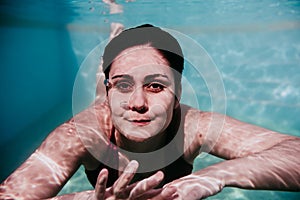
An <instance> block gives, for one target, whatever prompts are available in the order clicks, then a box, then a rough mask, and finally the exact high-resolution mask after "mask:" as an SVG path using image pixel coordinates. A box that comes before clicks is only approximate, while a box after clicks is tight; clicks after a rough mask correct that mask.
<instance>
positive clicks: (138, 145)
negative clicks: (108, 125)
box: [116, 131, 166, 153]
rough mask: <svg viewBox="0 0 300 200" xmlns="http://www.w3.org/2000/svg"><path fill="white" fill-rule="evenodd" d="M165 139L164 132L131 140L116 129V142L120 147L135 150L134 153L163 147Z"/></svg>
mask: <svg viewBox="0 0 300 200" xmlns="http://www.w3.org/2000/svg"><path fill="white" fill-rule="evenodd" d="M165 141H166V133H165V132H163V133H159V134H157V135H155V136H153V137H151V138H148V139H146V140H144V141H133V140H129V139H128V138H126V137H125V136H124V135H123V134H121V133H120V132H118V131H116V143H117V146H119V147H120V148H122V149H124V150H126V151H130V152H135V153H146V152H152V151H156V150H157V149H159V148H161V147H163V146H164V145H165Z"/></svg>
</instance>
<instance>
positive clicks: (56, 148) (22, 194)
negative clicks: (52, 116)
mask: <svg viewBox="0 0 300 200" xmlns="http://www.w3.org/2000/svg"><path fill="white" fill-rule="evenodd" d="M83 152H84V149H83V147H82V145H81V144H80V141H79V140H78V139H76V133H75V127H74V124H73V123H71V122H67V123H64V124H62V125H61V126H59V127H58V128H57V129H55V130H54V131H53V132H52V133H51V134H50V135H49V136H48V137H47V139H46V140H45V141H44V142H43V143H42V144H41V146H40V147H39V148H38V149H37V150H36V151H35V152H34V153H33V154H32V155H31V156H30V157H29V158H28V159H27V160H26V161H25V162H24V163H23V164H22V165H21V166H20V167H19V168H18V169H16V170H15V172H14V173H12V174H11V175H10V176H9V177H8V178H7V179H6V180H5V181H4V182H3V183H2V184H1V186H0V188H1V193H0V199H9V198H14V199H41V198H47V197H50V196H54V195H56V194H57V193H58V192H59V191H60V189H61V188H62V187H63V185H64V184H65V183H66V182H67V180H68V179H69V178H70V177H71V176H72V174H73V173H74V172H75V171H76V170H77V168H78V167H79V165H80V156H81V155H80V154H82V153H83Z"/></svg>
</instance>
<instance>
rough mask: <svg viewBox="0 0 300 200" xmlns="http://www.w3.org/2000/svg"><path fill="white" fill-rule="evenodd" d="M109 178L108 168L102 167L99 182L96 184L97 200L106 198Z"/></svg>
mask: <svg viewBox="0 0 300 200" xmlns="http://www.w3.org/2000/svg"><path fill="white" fill-rule="evenodd" d="M107 179H108V170H107V169H102V170H101V171H100V173H99V175H98V178H97V183H96V186H95V197H96V198H95V199H96V200H103V199H104V197H105V190H106V182H107Z"/></svg>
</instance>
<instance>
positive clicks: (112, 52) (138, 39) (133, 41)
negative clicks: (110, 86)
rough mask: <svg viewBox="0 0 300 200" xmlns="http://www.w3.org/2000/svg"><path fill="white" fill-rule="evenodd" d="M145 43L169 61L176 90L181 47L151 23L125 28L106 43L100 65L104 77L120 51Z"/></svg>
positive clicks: (180, 68) (180, 61) (178, 85)
mask: <svg viewBox="0 0 300 200" xmlns="http://www.w3.org/2000/svg"><path fill="white" fill-rule="evenodd" d="M146 44H147V45H149V46H151V47H153V48H155V49H156V50H158V52H160V53H161V54H162V56H163V57H164V58H165V59H166V60H167V61H168V62H169V65H170V67H171V68H172V69H174V70H175V71H174V77H175V87H176V91H177V89H178V88H179V87H180V85H181V75H182V71H183V67H184V58H183V53H182V49H181V47H180V45H179V43H178V41H177V40H176V39H175V38H174V37H173V36H172V35H171V34H169V33H168V32H166V31H164V30H162V29H161V28H159V27H155V26H153V25H151V24H143V25H141V26H137V27H134V28H129V29H126V30H124V31H122V32H121V33H120V34H119V35H118V36H116V37H115V38H113V39H112V40H111V41H110V42H109V43H108V44H107V45H106V47H105V49H104V54H103V65H102V67H103V72H104V74H105V78H106V79H108V78H109V71H110V67H111V64H112V63H113V61H114V59H115V58H116V57H117V56H118V55H119V54H120V53H121V52H122V51H124V50H125V49H128V48H130V47H134V46H141V45H146ZM137 59H139V58H137Z"/></svg>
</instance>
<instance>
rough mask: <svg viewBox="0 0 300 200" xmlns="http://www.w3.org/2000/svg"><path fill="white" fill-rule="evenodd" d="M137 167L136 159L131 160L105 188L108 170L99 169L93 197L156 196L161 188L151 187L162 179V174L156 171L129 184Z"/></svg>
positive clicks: (131, 197)
mask: <svg viewBox="0 0 300 200" xmlns="http://www.w3.org/2000/svg"><path fill="white" fill-rule="evenodd" d="M137 168H138V163H137V162H136V161H131V162H130V163H129V164H128V165H127V167H126V168H125V170H124V172H123V174H122V175H121V176H120V177H119V178H118V180H117V181H116V182H115V183H114V184H113V186H112V187H110V188H107V189H106V182H107V179H108V176H109V174H108V171H107V170H106V169H103V170H101V171H100V173H99V176H98V179H97V184H96V186H95V198H94V199H97V200H102V199H107V200H116V199H132V200H133V199H149V198H152V197H154V196H157V195H158V194H159V193H160V192H161V190H162V189H153V188H155V187H156V186H158V185H159V183H160V182H161V181H162V180H163V177H164V174H163V173H162V172H160V171H159V172H157V173H155V174H154V175H152V176H150V177H148V178H145V179H143V180H141V181H139V182H137V183H133V184H131V185H130V182H131V180H132V178H133V177H134V175H135V173H136V171H137Z"/></svg>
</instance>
